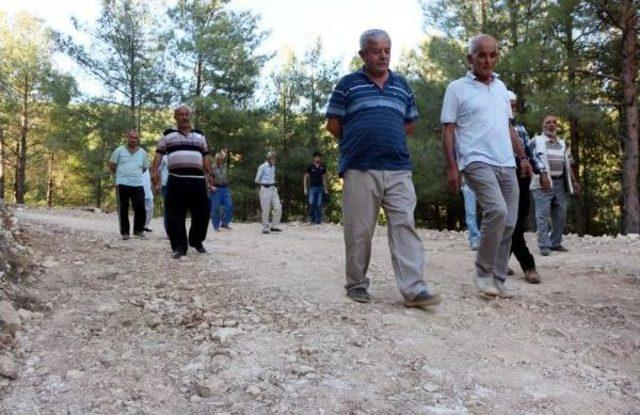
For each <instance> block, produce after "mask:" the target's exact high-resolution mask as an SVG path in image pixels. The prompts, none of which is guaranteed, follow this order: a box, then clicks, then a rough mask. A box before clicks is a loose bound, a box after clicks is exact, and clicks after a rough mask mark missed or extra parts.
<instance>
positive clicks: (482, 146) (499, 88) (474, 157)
mask: <svg viewBox="0 0 640 415" xmlns="http://www.w3.org/2000/svg"><path fill="white" fill-rule="evenodd" d="M511 118H513V113H512V112H511V102H510V101H509V96H508V95H507V87H506V86H505V85H504V83H503V82H502V81H501V80H499V79H498V74H496V73H494V74H492V81H491V84H489V85H486V84H483V83H482V82H479V81H477V80H476V76H475V75H473V73H471V72H467V74H466V76H464V77H462V78H460V79H457V80H455V81H453V82H451V83H450V84H449V86H448V87H447V92H446V93H445V95H444V102H443V103H442V114H441V116H440V122H442V123H443V124H446V123H453V124H455V136H456V158H457V160H458V169H460V170H463V169H464V168H465V166H467V165H468V164H470V163H473V162H475V161H480V162H483V163H486V164H489V165H492V166H500V167H515V165H516V163H515V159H514V157H513V147H512V144H511V135H510V133H509V120H510V119H511Z"/></svg>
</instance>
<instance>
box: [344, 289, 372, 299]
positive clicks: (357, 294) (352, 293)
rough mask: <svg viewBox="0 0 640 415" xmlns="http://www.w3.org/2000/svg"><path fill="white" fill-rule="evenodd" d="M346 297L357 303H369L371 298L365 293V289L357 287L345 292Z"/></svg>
mask: <svg viewBox="0 0 640 415" xmlns="http://www.w3.org/2000/svg"><path fill="white" fill-rule="evenodd" d="M347 297H349V298H351V299H352V300H353V301H357V302H359V303H369V302H371V296H370V295H369V293H368V292H367V290H366V289H365V288H362V287H357V288H352V289H350V290H349V291H347Z"/></svg>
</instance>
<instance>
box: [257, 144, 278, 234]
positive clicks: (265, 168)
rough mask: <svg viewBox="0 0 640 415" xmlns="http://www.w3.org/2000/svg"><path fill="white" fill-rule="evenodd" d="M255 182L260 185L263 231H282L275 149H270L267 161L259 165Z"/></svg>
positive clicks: (265, 232)
mask: <svg viewBox="0 0 640 415" xmlns="http://www.w3.org/2000/svg"><path fill="white" fill-rule="evenodd" d="M255 182H256V184H258V185H260V209H261V210H262V233H264V234H267V233H269V232H280V231H281V229H280V228H278V225H280V218H281V216H282V204H281V203H280V196H278V188H277V187H276V153H275V152H274V151H269V152H268V153H267V161H265V162H264V163H262V164H261V165H260V166H259V167H258V172H257V173H256V180H255ZM272 211H273V212H272ZM269 213H272V220H271V222H269Z"/></svg>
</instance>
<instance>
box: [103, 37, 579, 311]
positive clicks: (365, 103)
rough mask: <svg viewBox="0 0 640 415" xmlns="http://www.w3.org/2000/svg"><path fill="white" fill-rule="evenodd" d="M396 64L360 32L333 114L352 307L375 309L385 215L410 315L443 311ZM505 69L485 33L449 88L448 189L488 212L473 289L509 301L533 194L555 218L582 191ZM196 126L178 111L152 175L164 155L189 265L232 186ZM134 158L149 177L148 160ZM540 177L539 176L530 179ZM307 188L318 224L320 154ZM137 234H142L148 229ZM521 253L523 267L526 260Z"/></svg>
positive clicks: (386, 49) (411, 114)
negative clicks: (215, 194) (377, 238)
mask: <svg viewBox="0 0 640 415" xmlns="http://www.w3.org/2000/svg"><path fill="white" fill-rule="evenodd" d="M390 54H391V39H390V37H389V35H388V34H387V33H386V32H385V31H383V30H378V29H373V30H368V31H366V32H364V33H363V34H362V35H361V37H360V50H359V55H360V57H361V58H362V60H363V62H364V66H363V67H362V68H361V69H359V70H357V71H355V72H353V73H351V74H349V75H346V76H344V77H343V78H341V79H340V80H339V82H338V83H337V85H336V87H335V89H334V90H333V93H332V95H331V98H330V101H329V104H328V107H327V111H326V117H327V130H328V131H329V132H330V133H331V134H332V135H334V136H335V137H336V138H337V140H338V141H339V147H340V160H339V165H338V174H339V176H340V177H342V178H343V181H344V185H343V200H342V220H343V225H344V226H343V229H344V243H345V262H346V264H345V274H346V285H345V289H346V292H347V296H348V297H349V298H351V299H352V300H354V301H357V302H370V301H371V296H370V294H369V292H368V288H369V278H368V268H369V263H370V258H371V247H372V238H373V234H374V231H375V227H376V223H377V218H378V213H379V211H380V209H381V208H382V210H383V211H384V214H385V216H386V223H387V229H388V242H389V249H390V251H391V258H392V264H393V269H394V273H395V277H396V280H397V283H398V287H399V289H400V292H401V294H402V295H403V297H404V299H405V305H406V306H409V307H428V306H433V305H436V304H439V303H440V302H441V301H442V297H441V296H440V295H439V294H436V293H433V292H430V291H429V289H428V287H427V284H426V282H425V280H424V274H425V254H424V249H423V245H422V240H421V239H420V237H419V235H418V233H417V231H416V227H415V221H414V210H415V207H416V193H415V189H414V185H413V181H412V173H411V171H412V164H411V160H410V157H409V150H408V147H407V136H408V135H410V134H412V132H413V130H414V125H415V121H416V119H417V118H418V111H417V108H416V104H415V98H414V94H413V91H412V90H411V88H410V86H409V84H408V83H407V81H406V80H405V79H404V78H402V77H401V76H399V75H397V74H396V73H395V72H392V71H391V70H390V69H389V59H390ZM498 59H499V50H498V45H497V42H496V40H495V39H494V38H492V37H491V36H489V35H484V34H483V35H478V36H476V37H474V38H473V39H472V40H471V42H470V44H469V53H468V55H467V60H468V62H469V64H470V67H471V69H470V70H469V71H468V72H467V73H466V75H465V76H464V77H462V78H460V79H458V80H455V81H453V82H451V83H450V84H449V86H448V88H447V90H446V93H445V98H444V102H443V107H442V114H441V123H442V131H443V133H442V136H443V144H444V153H445V159H446V163H447V174H446V175H447V181H448V185H449V186H450V188H451V190H452V191H455V192H458V191H460V189H461V184H462V180H464V186H466V187H468V189H469V190H470V191H472V192H473V194H474V196H475V197H476V198H477V201H478V203H479V205H480V207H481V209H482V222H481V227H480V230H479V235H480V236H479V238H478V240H476V241H474V242H472V246H473V247H474V248H476V249H477V254H476V261H475V277H474V280H475V284H476V286H477V287H478V289H479V291H480V292H481V293H483V294H486V295H489V296H499V297H511V293H510V291H509V289H508V288H507V286H506V284H505V282H506V280H507V270H508V266H507V265H508V260H509V256H510V252H511V247H512V234H514V229H516V230H518V233H516V234H515V236H514V239H513V241H514V244H515V245H514V246H518V244H524V237H523V231H524V220H525V218H526V210H525V207H526V208H528V189H529V186H531V187H532V188H535V189H536V190H534V197H535V199H536V205H538V203H540V206H541V211H544V210H545V209H546V210H547V211H548V210H549V209H550V208H551V207H554V208H557V207H558V206H560V205H561V204H562V202H561V198H562V197H563V194H562V190H564V189H566V187H565V183H568V184H569V186H573V187H574V188H576V189H577V184H576V183H575V178H574V176H573V173H572V171H571V169H570V166H569V163H570V158H569V157H568V156H566V154H567V153H568V152H567V148H566V145H565V144H564V142H562V140H558V139H557V137H555V125H556V122H557V119H556V118H555V117H551V118H550V117H547V118H545V124H544V130H543V132H544V136H542V137H535V138H534V139H533V140H528V138H527V137H525V135H526V131H524V128H522V127H521V126H518V125H517V124H515V121H514V115H513V110H512V108H513V105H514V99H513V98H514V96H513V94H510V93H509V92H508V90H507V88H506V86H505V84H504V83H503V82H502V81H501V80H500V79H499V76H498V75H497V74H496V73H495V72H494V68H495V66H496V64H497V63H498ZM191 115H192V114H191V109H190V108H189V107H187V106H180V107H178V108H176V110H175V119H176V123H177V128H175V129H170V130H167V131H165V134H164V136H163V137H162V138H161V139H160V141H159V142H158V145H157V148H156V157H155V159H154V162H153V165H152V167H151V173H152V180H153V183H154V188H157V187H158V186H159V183H160V179H159V176H158V174H159V173H158V167H159V165H160V163H161V161H162V159H163V156H165V155H166V163H167V167H168V182H167V188H166V210H167V211H166V213H167V217H166V224H167V231H168V233H169V238H170V240H171V247H172V249H173V252H174V255H175V256H176V257H180V256H182V255H185V254H186V250H187V246H191V247H194V248H195V249H196V250H197V251H199V252H206V249H205V248H204V246H203V245H202V242H203V240H204V238H205V237H206V229H207V222H208V215H209V210H208V208H207V206H209V203H208V200H207V194H206V188H207V184H208V185H209V187H211V188H214V187H216V186H217V188H218V189H220V188H224V185H225V183H221V182H218V181H216V180H218V178H219V177H220V176H221V174H220V173H216V172H215V171H212V166H211V162H210V161H209V158H208V157H207V154H208V150H207V143H206V140H205V138H204V135H203V134H202V133H201V132H200V131H198V130H195V129H193V128H192V127H191V122H190V120H191ZM523 131H524V134H523ZM120 153H122V151H121V152H120ZM114 154H115V153H114ZM143 154H144V153H143ZM125 156H126V154H125ZM131 157H133V155H131ZM136 157H139V158H140V162H139V166H140V168H142V169H144V168H145V166H146V165H145V164H144V163H146V155H145V156H144V157H142V156H136ZM216 160H217V157H216ZM275 161H276V155H275V153H273V152H269V153H267V157H266V161H265V162H264V163H263V164H261V165H260V166H259V168H258V171H257V174H256V177H255V182H256V184H258V185H259V186H260V205H261V209H262V232H263V233H270V232H278V231H280V228H279V227H278V226H279V223H280V215H281V203H280V199H279V196H278V191H277V187H276V181H275V168H276V167H275ZM140 163H141V164H140ZM534 172H535V173H536V176H534V177H533V179H532V178H531V175H532V173H534ZM207 182H208V183H207ZM530 183H531V184H530ZM117 184H118V183H117ZM303 184H304V192H305V195H306V196H307V197H308V200H309V211H310V216H311V220H312V222H313V223H319V222H321V220H322V200H323V198H324V197H325V195H326V194H327V192H328V188H327V183H326V168H325V167H324V165H323V164H322V163H321V159H320V155H319V154H315V155H314V161H313V164H312V165H311V166H309V168H308V169H307V172H306V173H305V175H304V180H303ZM130 185H135V183H133V184H132V183H121V184H118V186H123V192H125V193H126V192H130V190H129V189H128V188H127V187H126V186H130ZM463 189H464V187H463ZM523 190H525V191H523ZM125 193H123V194H125ZM126 194H128V193H126ZM138 197H139V196H138ZM220 197H221V198H222V196H220ZM539 201H540V202H539ZM519 206H520V212H518V207H519ZM474 208H475V202H474ZM187 210H190V211H191V216H192V224H191V229H190V231H189V235H188V237H187V233H186V229H185V224H184V220H185V214H186V211H187ZM270 212H271V213H272V216H271V218H270ZM537 216H538V215H537ZM559 218H560V215H554V233H553V234H552V236H551V240H550V241H549V239H548V235H547V239H545V238H544V237H542V238H540V239H539V241H542V242H540V243H541V245H540V246H541V249H542V250H543V254H544V252H545V251H544V248H549V249H553V248H556V249H557V247H558V246H561V245H560V242H559V240H560V239H559V238H561V233H562V229H561V227H560V226H561V225H563V223H562V221H561V220H560V219H559ZM556 219H557V220H556ZM136 223H137V222H136ZM227 224H228V222H227ZM135 226H138V225H135ZM135 226H134V233H136V232H138V231H139V229H141V228H140V227H137V228H136V227H135ZM214 227H215V224H214ZM558 229H559V234H558ZM541 232H544V233H546V232H547V228H546V227H545V226H543V225H542V220H541V219H540V220H538V233H539V235H541ZM542 236H544V235H542ZM524 246H525V248H526V245H524ZM515 251H516V256H517V257H518V259H519V260H521V261H522V259H521V258H520V255H519V254H518V250H517V249H516V250H515ZM527 252H528V251H527ZM529 255H530V254H529ZM532 260H533V258H532V257H531V264H530V265H529V264H528V265H526V266H525V265H523V269H524V270H525V272H526V271H527V270H531V269H533V270H534V271H535V264H533V262H532ZM527 275H528V276H527V279H528V280H529V281H530V282H535V281H534V280H535V278H534V276H533V275H529V274H527ZM538 281H539V277H538Z"/></svg>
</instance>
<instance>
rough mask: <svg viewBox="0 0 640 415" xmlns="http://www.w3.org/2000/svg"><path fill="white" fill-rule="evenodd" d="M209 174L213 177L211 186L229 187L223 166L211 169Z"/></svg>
mask: <svg viewBox="0 0 640 415" xmlns="http://www.w3.org/2000/svg"><path fill="white" fill-rule="evenodd" d="M211 174H212V175H213V184H214V185H216V186H227V185H229V179H228V178H227V169H226V168H225V167H224V164H221V165H219V166H218V165H217V164H216V165H215V166H213V168H212V171H211Z"/></svg>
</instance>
